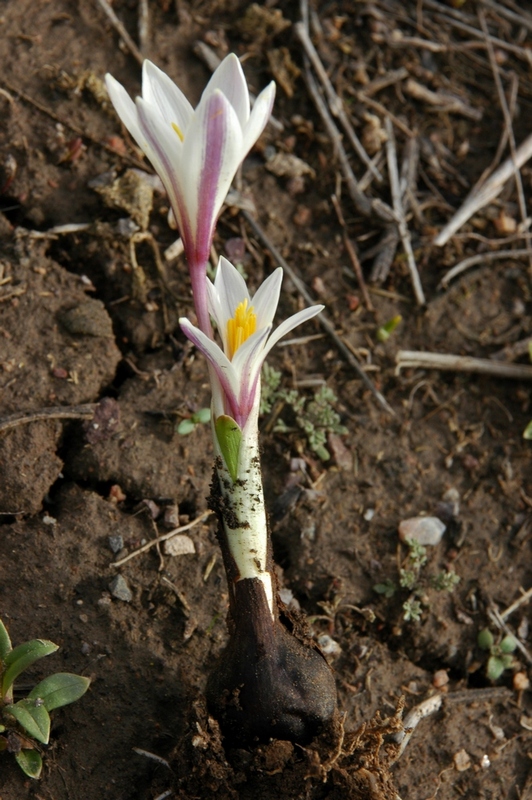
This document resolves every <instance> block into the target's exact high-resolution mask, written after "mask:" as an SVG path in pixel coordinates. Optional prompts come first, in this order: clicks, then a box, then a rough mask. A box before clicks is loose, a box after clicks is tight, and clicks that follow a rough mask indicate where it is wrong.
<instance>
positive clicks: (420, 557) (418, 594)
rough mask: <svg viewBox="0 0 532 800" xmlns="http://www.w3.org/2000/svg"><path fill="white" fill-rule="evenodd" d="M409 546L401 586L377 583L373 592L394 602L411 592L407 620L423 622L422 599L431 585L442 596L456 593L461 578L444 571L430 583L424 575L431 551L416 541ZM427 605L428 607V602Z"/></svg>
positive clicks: (402, 570)
mask: <svg viewBox="0 0 532 800" xmlns="http://www.w3.org/2000/svg"><path fill="white" fill-rule="evenodd" d="M406 544H407V546H408V555H407V556H406V558H405V560H404V561H403V564H402V567H401V568H400V569H399V586H398V585H397V584H396V583H394V581H392V580H391V579H390V578H386V580H385V581H383V582H382V583H377V584H376V585H375V586H374V587H373V591H374V592H377V594H381V595H383V597H386V598H387V599H390V598H391V597H393V596H394V594H395V593H396V592H397V591H399V590H400V589H407V590H408V591H409V592H410V593H411V594H410V597H409V598H408V600H406V601H405V602H404V603H403V612H404V614H403V619H404V620H405V622H419V620H420V619H421V614H422V602H420V599H419V598H425V597H426V594H427V584H428V585H429V586H430V587H431V588H432V589H436V591H438V592H453V591H454V589H455V587H456V585H457V584H458V583H459V581H460V576H459V575H457V574H456V572H449V571H447V570H442V571H441V572H439V573H438V574H437V575H433V576H431V577H430V578H428V579H427V578H426V577H424V576H423V575H422V574H421V573H422V569H423V567H424V566H425V564H426V563H427V548H426V547H424V546H423V545H422V544H419V542H417V541H415V540H414V539H409V540H407V542H406ZM423 602H424V603H425V604H426V600H424V601H423Z"/></svg>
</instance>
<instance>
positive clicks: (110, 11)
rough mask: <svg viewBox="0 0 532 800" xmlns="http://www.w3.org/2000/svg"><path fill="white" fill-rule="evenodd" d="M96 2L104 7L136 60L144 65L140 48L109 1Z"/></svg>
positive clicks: (103, 9)
mask: <svg viewBox="0 0 532 800" xmlns="http://www.w3.org/2000/svg"><path fill="white" fill-rule="evenodd" d="M96 2H97V3H98V5H99V6H100V8H101V9H102V11H104V12H105V14H106V16H107V19H108V20H109V22H110V23H111V25H112V26H113V28H114V29H115V30H116V32H117V33H118V35H119V36H120V38H121V39H122V41H123V42H124V44H125V45H126V47H127V49H128V50H129V52H130V53H131V55H132V56H133V57H134V58H136V60H137V61H138V62H139V64H140V65H142V62H143V61H144V56H143V55H142V53H141V52H140V50H139V48H138V47H137V45H136V44H135V42H134V41H133V39H132V38H131V36H130V35H129V33H128V32H127V31H126V29H125V28H124V26H123V25H122V23H121V22H120V20H119V19H118V17H117V16H116V14H115V12H114V11H113V9H112V8H111V6H110V5H109V3H108V2H107V0H96Z"/></svg>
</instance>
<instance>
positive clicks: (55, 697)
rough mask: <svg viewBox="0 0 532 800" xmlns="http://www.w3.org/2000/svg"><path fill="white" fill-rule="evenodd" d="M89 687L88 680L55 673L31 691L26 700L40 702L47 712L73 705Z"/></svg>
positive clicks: (65, 673)
mask: <svg viewBox="0 0 532 800" xmlns="http://www.w3.org/2000/svg"><path fill="white" fill-rule="evenodd" d="M89 686H90V678H84V677H83V676H82V675H73V674H72V673H71V672H57V673H56V674H55V675H50V676H49V677H48V678H45V679H44V680H43V681H41V682H40V683H38V684H37V686H36V687H35V688H34V689H32V690H31V692H30V693H29V695H28V697H27V699H28V700H32V701H33V702H35V700H41V701H42V703H43V706H44V708H46V710H47V711H53V710H54V708H60V707H61V706H66V705H68V704H69V703H74V702H75V701H76V700H79V698H80V697H82V696H83V695H84V694H85V692H86V691H87V689H88V688H89Z"/></svg>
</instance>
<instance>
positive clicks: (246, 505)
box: [213, 408, 274, 616]
mask: <svg viewBox="0 0 532 800" xmlns="http://www.w3.org/2000/svg"><path fill="white" fill-rule="evenodd" d="M258 439H259V437H258V408H256V409H254V410H253V411H252V412H251V414H250V416H249V418H248V420H247V423H246V426H245V428H244V429H243V431H242V442H241V445H240V454H239V463H238V477H237V480H236V481H233V480H232V478H231V476H230V474H229V471H228V469H227V466H226V464H225V461H224V459H223V456H222V454H221V452H220V449H219V446H218V440H217V437H216V434H215V433H214V431H213V442H214V448H215V452H216V455H217V456H218V458H217V459H216V470H217V473H218V479H219V481H220V490H221V493H222V496H223V499H224V509H225V512H226V513H224V522H223V525H224V531H225V535H226V538H227V544H228V547H229V551H230V553H231V556H232V557H233V559H234V561H235V564H236V566H237V569H238V573H239V577H238V580H242V579H243V578H258V579H259V580H260V581H262V583H263V585H264V591H265V593H266V599H267V601H268V605H269V607H270V611H271V612H272V616H273V615H274V605H273V586H272V577H271V574H270V573H269V572H268V571H267V564H268V560H267V558H268V527H267V523H266V509H265V506H264V493H263V489H262V475H261V469H260V456H259V441H258Z"/></svg>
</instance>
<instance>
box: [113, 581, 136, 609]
mask: <svg viewBox="0 0 532 800" xmlns="http://www.w3.org/2000/svg"><path fill="white" fill-rule="evenodd" d="M109 591H110V592H111V594H112V595H113V597H116V599H117V600H123V601H124V603H130V602H131V601H132V600H133V592H132V591H131V589H130V588H129V586H128V585H127V583H126V580H125V578H123V577H122V575H116V576H115V577H114V578H113V580H112V581H111V582H110V584H109Z"/></svg>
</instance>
